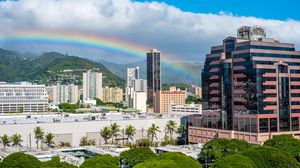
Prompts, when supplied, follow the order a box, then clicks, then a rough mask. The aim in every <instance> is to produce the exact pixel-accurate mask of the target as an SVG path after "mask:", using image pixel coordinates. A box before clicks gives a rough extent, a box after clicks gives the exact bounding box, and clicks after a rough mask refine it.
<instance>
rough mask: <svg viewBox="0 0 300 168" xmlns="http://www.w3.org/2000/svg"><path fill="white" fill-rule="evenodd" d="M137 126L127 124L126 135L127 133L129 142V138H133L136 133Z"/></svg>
mask: <svg viewBox="0 0 300 168" xmlns="http://www.w3.org/2000/svg"><path fill="white" fill-rule="evenodd" d="M135 131H136V130H135V128H134V126H132V125H127V127H126V128H125V135H127V144H128V142H129V139H131V140H132V139H133V138H132V137H133V136H134V134H135Z"/></svg>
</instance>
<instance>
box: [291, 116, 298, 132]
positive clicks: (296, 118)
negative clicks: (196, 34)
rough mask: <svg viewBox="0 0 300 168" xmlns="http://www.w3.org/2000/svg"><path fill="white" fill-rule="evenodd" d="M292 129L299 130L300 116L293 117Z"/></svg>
mask: <svg viewBox="0 0 300 168" xmlns="http://www.w3.org/2000/svg"><path fill="white" fill-rule="evenodd" d="M292 131H299V118H298V117H293V118H292Z"/></svg>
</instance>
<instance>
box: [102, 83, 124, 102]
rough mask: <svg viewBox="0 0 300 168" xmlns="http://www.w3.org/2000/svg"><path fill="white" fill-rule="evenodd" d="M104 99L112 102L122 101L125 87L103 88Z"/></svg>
mask: <svg viewBox="0 0 300 168" xmlns="http://www.w3.org/2000/svg"><path fill="white" fill-rule="evenodd" d="M103 101H104V102H110V103H120V102H122V101H123V89H121V88H118V87H108V86H105V87H104V88H103Z"/></svg>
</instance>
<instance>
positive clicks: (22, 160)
mask: <svg viewBox="0 0 300 168" xmlns="http://www.w3.org/2000/svg"><path fill="white" fill-rule="evenodd" d="M0 167H1V168H42V165H41V162H40V161H39V160H38V159H37V158H36V157H34V156H32V155H27V154H25V153H22V152H16V153H13V154H10V155H8V156H7V157H6V158H4V159H3V161H2V162H0Z"/></svg>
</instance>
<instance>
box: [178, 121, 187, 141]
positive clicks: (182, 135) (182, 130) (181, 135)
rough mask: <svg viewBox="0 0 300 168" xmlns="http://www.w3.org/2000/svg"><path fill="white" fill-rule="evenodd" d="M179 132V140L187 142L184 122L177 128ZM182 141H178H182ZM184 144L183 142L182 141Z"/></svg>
mask: <svg viewBox="0 0 300 168" xmlns="http://www.w3.org/2000/svg"><path fill="white" fill-rule="evenodd" d="M177 133H178V134H179V140H180V141H182V140H183V141H184V144H186V135H185V134H186V127H185V125H183V124H180V125H179V126H178V128H177ZM180 141H179V142H178V143H180ZM180 144H182V143H180Z"/></svg>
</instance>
